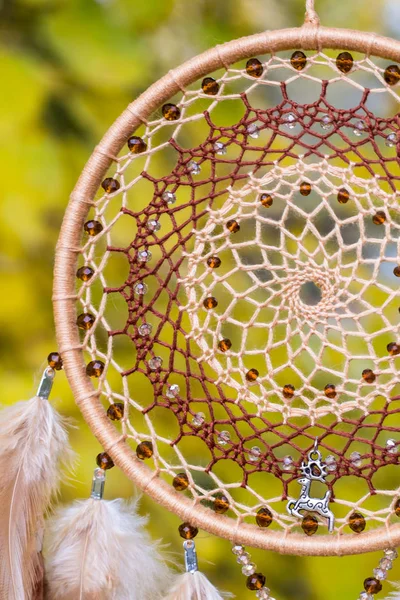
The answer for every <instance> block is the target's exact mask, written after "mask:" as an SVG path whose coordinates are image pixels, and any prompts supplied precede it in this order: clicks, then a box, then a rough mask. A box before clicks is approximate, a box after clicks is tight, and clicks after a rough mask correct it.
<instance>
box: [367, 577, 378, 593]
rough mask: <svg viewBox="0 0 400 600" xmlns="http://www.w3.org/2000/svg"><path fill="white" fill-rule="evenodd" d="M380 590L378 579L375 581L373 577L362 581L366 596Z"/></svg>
mask: <svg viewBox="0 0 400 600" xmlns="http://www.w3.org/2000/svg"><path fill="white" fill-rule="evenodd" d="M381 589H382V584H381V582H380V581H379V579H376V578H375V577H367V579H366V580H365V581H364V590H365V591H366V592H367V593H368V594H377V593H378V592H380V591H381Z"/></svg>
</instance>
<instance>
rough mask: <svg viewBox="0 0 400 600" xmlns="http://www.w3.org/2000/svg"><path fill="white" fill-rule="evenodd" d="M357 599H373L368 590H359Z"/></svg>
mask: <svg viewBox="0 0 400 600" xmlns="http://www.w3.org/2000/svg"><path fill="white" fill-rule="evenodd" d="M359 600H374V597H373V596H372V595H371V594H368V592H361V594H360V595H359Z"/></svg>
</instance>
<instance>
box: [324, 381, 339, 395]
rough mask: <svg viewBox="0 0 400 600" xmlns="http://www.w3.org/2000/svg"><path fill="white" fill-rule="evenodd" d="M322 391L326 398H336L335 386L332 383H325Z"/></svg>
mask: <svg viewBox="0 0 400 600" xmlns="http://www.w3.org/2000/svg"><path fill="white" fill-rule="evenodd" d="M324 392H325V396H326V397H327V398H336V387H335V386H334V385H333V383H327V384H326V386H325V387H324Z"/></svg>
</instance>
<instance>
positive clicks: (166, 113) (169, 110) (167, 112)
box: [162, 104, 181, 121]
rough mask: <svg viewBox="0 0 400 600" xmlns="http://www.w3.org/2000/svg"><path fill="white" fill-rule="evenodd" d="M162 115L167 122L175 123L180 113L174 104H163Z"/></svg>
mask: <svg viewBox="0 0 400 600" xmlns="http://www.w3.org/2000/svg"><path fill="white" fill-rule="evenodd" d="M162 114H163V117H164V119H166V120H167V121H177V120H178V119H179V118H180V116H181V111H180V109H179V108H178V107H177V106H176V104H164V106H163V107H162Z"/></svg>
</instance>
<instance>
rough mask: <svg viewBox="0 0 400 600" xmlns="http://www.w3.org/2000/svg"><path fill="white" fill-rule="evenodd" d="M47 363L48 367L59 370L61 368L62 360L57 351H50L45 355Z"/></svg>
mask: <svg viewBox="0 0 400 600" xmlns="http://www.w3.org/2000/svg"><path fill="white" fill-rule="evenodd" d="M47 363H48V365H49V367H51V368H52V369H54V370H55V371H61V369H62V368H63V361H62V358H61V356H60V355H59V353H58V352H50V354H49V355H48V357H47Z"/></svg>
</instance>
